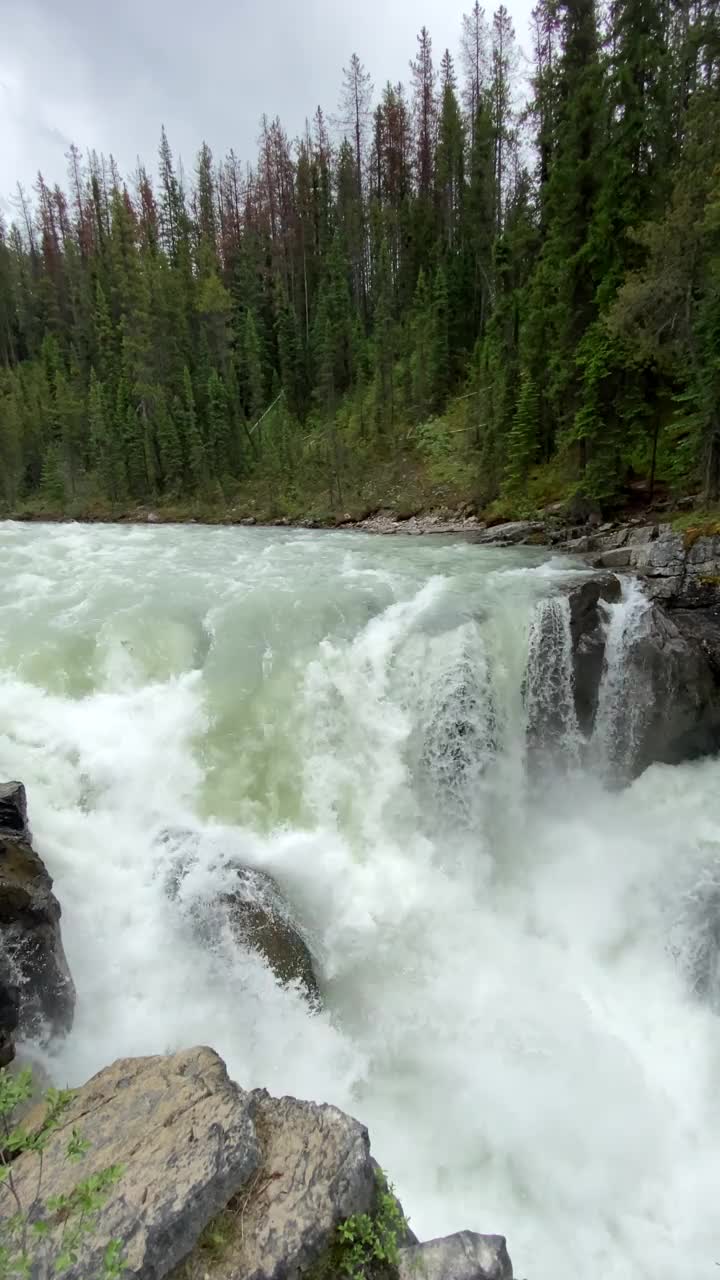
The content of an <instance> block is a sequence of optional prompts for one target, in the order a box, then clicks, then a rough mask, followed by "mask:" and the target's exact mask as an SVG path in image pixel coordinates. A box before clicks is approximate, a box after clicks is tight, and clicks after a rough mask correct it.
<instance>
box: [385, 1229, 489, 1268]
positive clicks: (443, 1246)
mask: <svg viewBox="0 0 720 1280" xmlns="http://www.w3.org/2000/svg"><path fill="white" fill-rule="evenodd" d="M398 1276H399V1280H513V1269H512V1263H511V1261H510V1258H509V1257H508V1251H507V1248H506V1244H505V1239H504V1237H503V1236H481V1235H477V1234H476V1232H474V1231H457V1232H456V1233H455V1235H452V1236H443V1237H441V1238H440V1239H438V1240H428V1241H427V1243H426V1244H417V1245H412V1246H411V1247H410V1248H408V1249H401V1250H400V1263H399V1266H398Z"/></svg>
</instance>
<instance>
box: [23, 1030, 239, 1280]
mask: <svg viewBox="0 0 720 1280" xmlns="http://www.w3.org/2000/svg"><path fill="white" fill-rule="evenodd" d="M36 1118H37V1120H39V1119H40V1115H39V1112H38V1113H37V1117H36V1113H31V1114H30V1115H29V1116H27V1117H26V1118H25V1124H26V1126H27V1127H28V1128H29V1129H32V1127H33V1125H34V1123H35V1121H36ZM76 1126H77V1127H78V1128H79V1129H80V1130H81V1132H82V1134H83V1136H84V1137H85V1139H86V1140H87V1142H88V1143H89V1150H88V1152H87V1154H86V1155H85V1156H84V1158H83V1160H82V1162H80V1163H73V1162H70V1161H68V1159H67V1157H66V1148H67V1141H68V1135H69V1133H70V1131H71V1130H72V1129H73V1127H76ZM260 1162H261V1147H260V1141H259V1139H258V1134H257V1131H256V1127H255V1124H254V1122H253V1119H252V1115H251V1099H250V1095H249V1094H247V1093H244V1092H243V1091H242V1090H241V1089H239V1088H238V1087H237V1085H234V1084H232V1083H231V1082H230V1080H228V1076H227V1072H226V1070H225V1066H224V1064H223V1062H222V1060H221V1059H220V1058H218V1056H217V1054H215V1053H214V1052H213V1051H212V1050H211V1049H206V1048H197V1049H187V1050H184V1051H182V1052H181V1053H176V1054H174V1055H173V1056H172V1057H167V1058H165V1057H154V1058H124V1059H121V1060H120V1061H118V1062H115V1063H114V1064H113V1065H112V1066H111V1067H107V1068H106V1069H105V1070H104V1071H101V1072H100V1073H99V1075H96V1076H94V1077H93V1079H92V1080H90V1081H89V1082H88V1083H87V1084H86V1085H84V1087H83V1088H82V1089H80V1090H79V1091H78V1093H77V1094H76V1096H75V1098H74V1099H73V1102H72V1104H71V1107H70V1110H69V1111H68V1112H67V1114H66V1116H65V1117H64V1118H63V1126H62V1128H61V1129H59V1130H58V1131H57V1132H55V1133H54V1134H52V1136H51V1137H50V1139H49V1142H48V1145H47V1147H46V1149H45V1152H44V1155H43V1173H42V1181H41V1185H40V1192H39V1196H38V1199H39V1204H37V1205H36V1208H35V1210H34V1216H40V1214H43V1215H44V1214H45V1213H46V1212H47V1206H48V1204H49V1202H51V1201H52V1199H53V1197H56V1196H60V1195H63V1196H67V1195H70V1193H71V1192H72V1190H73V1188H74V1187H75V1186H76V1185H77V1183H78V1182H79V1181H80V1180H81V1179H82V1180H84V1179H86V1178H87V1177H90V1176H92V1175H94V1174H98V1173H100V1172H101V1171H103V1170H105V1169H107V1168H110V1167H111V1166H113V1165H120V1166H122V1169H123V1173H122V1176H121V1177H120V1180H119V1181H118V1182H117V1183H116V1185H115V1186H114V1187H113V1188H112V1189H111V1190H110V1192H109V1194H108V1196H107V1199H106V1202H105V1204H104V1206H103V1208H102V1210H101V1214H100V1218H99V1221H98V1223H97V1227H96V1229H94V1230H91V1232H90V1233H89V1234H88V1235H86V1236H84V1237H82V1239H81V1241H80V1243H79V1248H78V1257H77V1261H76V1262H75V1263H74V1264H73V1265H72V1266H71V1267H70V1268H69V1269H68V1270H67V1271H65V1272H64V1273H63V1274H64V1275H66V1276H67V1277H68V1280H86V1277H88V1276H95V1275H100V1274H102V1270H103V1266H102V1263H103V1256H104V1253H105V1250H106V1248H107V1246H108V1244H109V1242H110V1241H111V1240H114V1239H118V1240H120V1241H121V1242H122V1245H123V1250H124V1256H125V1270H124V1271H123V1275H125V1276H127V1277H131V1276H136V1277H143V1280H160V1277H162V1276H164V1275H166V1274H167V1273H168V1272H169V1271H170V1270H171V1269H172V1268H173V1267H174V1266H175V1265H176V1264H177V1263H179V1262H180V1261H181V1260H182V1259H183V1258H184V1257H186V1256H187V1254H188V1253H189V1252H190V1250H191V1249H192V1248H193V1246H194V1244H195V1242H196V1241H197V1239H198V1237H199V1235H200V1233H201V1232H202V1231H203V1229H204V1228H205V1227H206V1226H207V1224H208V1222H209V1221H210V1219H211V1218H213V1217H214V1216H215V1215H216V1214H218V1213H220V1212H221V1211H222V1210H223V1209H224V1208H225V1206H226V1205H227V1204H228V1201H229V1200H230V1199H231V1198H232V1197H233V1196H234V1195H237V1194H238V1192H240V1191H241V1190H242V1189H243V1188H244V1187H247V1186H248V1185H249V1184H250V1182H251V1179H252V1178H253V1176H254V1175H255V1174H256V1172H257V1170H258V1169H259V1167H260ZM37 1182H38V1163H37V1156H35V1155H34V1154H33V1153H28V1154H25V1155H22V1156H20V1158H19V1159H18V1160H16V1161H15V1162H14V1164H13V1184H14V1188H15V1191H16V1194H17V1196H18V1198H19V1200H20V1202H21V1203H22V1204H23V1205H26V1206H28V1205H30V1204H33V1202H34V1199H35V1196H36V1189H37ZM1 1194H2V1192H0V1195H1ZM59 1218H60V1220H59V1221H58V1222H57V1225H56V1226H55V1227H54V1228H53V1229H52V1231H51V1233H50V1237H49V1240H48V1243H47V1249H48V1253H49V1256H54V1254H55V1252H56V1251H57V1250H58V1249H59V1245H60V1240H61V1238H62V1234H63V1227H64V1223H63V1220H62V1216H61V1215H60V1216H59Z"/></svg>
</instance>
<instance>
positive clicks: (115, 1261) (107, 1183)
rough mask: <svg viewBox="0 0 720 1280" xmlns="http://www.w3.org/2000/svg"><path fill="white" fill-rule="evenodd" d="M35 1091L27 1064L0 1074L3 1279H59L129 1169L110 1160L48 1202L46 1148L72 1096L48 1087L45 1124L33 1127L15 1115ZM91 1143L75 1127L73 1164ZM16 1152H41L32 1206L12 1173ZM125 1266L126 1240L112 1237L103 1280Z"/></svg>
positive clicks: (70, 1151) (70, 1148)
mask: <svg viewBox="0 0 720 1280" xmlns="http://www.w3.org/2000/svg"><path fill="white" fill-rule="evenodd" d="M32 1094H33V1082H32V1072H31V1071H30V1070H29V1069H27V1070H25V1071H21V1072H19V1073H18V1074H17V1075H12V1074H10V1073H9V1072H8V1071H6V1070H1V1071H0V1280H25V1277H29V1276H30V1275H31V1274H32V1272H33V1271H36V1270H41V1272H42V1274H43V1275H44V1276H47V1277H52V1276H60V1275H62V1273H63V1272H64V1271H67V1270H68V1269H69V1268H70V1267H71V1266H73V1265H74V1264H75V1263H76V1262H77V1260H78V1257H79V1251H80V1246H81V1244H82V1241H83V1240H84V1239H85V1237H86V1236H88V1235H91V1234H92V1232H93V1231H94V1230H95V1227H96V1225H97V1219H98V1215H99V1213H100V1210H101V1209H102V1207H103V1205H104V1204H105V1201H106V1199H107V1193H108V1191H109V1189H110V1188H111V1187H112V1186H114V1184H115V1183H116V1182H117V1181H118V1180H119V1178H121V1177H122V1173H123V1169H122V1167H121V1166H120V1165H111V1166H110V1167H109V1168H108V1169H103V1170H102V1171H101V1172H100V1173H95V1174H92V1175H91V1176H90V1177H88V1178H85V1179H84V1180H82V1181H80V1182H78V1183H77V1184H76V1185H75V1186H74V1187H73V1189H72V1191H71V1192H70V1193H69V1195H59V1196H50V1197H48V1199H47V1201H46V1203H45V1204H43V1202H42V1198H41V1197H42V1182H43V1153H44V1152H45V1149H46V1147H47V1145H48V1142H49V1140H50V1138H51V1136H52V1134H53V1133H54V1132H55V1131H56V1130H57V1129H58V1128H59V1127H60V1124H61V1121H62V1117H63V1115H64V1114H65V1112H66V1111H67V1109H68V1107H69V1106H70V1103H71V1102H72V1098H73V1094H72V1091H71V1090H69V1089H63V1090H58V1089H48V1091H47V1093H46V1094H45V1104H46V1111H45V1116H44V1118H43V1120H42V1123H41V1124H40V1125H39V1127H38V1128H37V1129H33V1130H32V1131H31V1130H28V1129H26V1128H25V1127H23V1125H22V1124H17V1123H15V1120H14V1118H15V1116H16V1113H17V1111H18V1109H19V1108H21V1107H23V1106H25V1105H26V1104H27V1103H28V1102H29V1101H30V1099H31V1098H32ZM89 1147H90V1144H89V1143H88V1142H86V1141H85V1140H84V1138H83V1137H82V1135H81V1134H80V1132H79V1131H78V1130H77V1129H72V1130H71V1132H70V1137H69V1139H68V1142H67V1145H66V1148H65V1159H66V1160H67V1161H68V1162H69V1163H71V1164H75V1163H77V1162H78V1161H80V1160H82V1158H83V1156H84V1155H85V1154H86V1152H87V1151H88V1150H89ZM18 1156H23V1157H24V1158H25V1159H26V1160H27V1159H28V1158H31V1159H32V1158H33V1157H35V1158H36V1162H37V1180H36V1181H35V1196H34V1199H33V1200H32V1201H30V1202H29V1203H27V1204H23V1202H22V1200H21V1197H20V1194H19V1191H18V1187H17V1179H16V1178H14V1177H13V1166H14V1161H15V1160H16V1159H17V1158H18ZM60 1224H62V1232H61V1233H60V1238H59V1239H58V1237H57V1233H55V1232H53V1228H54V1227H56V1226H59V1225H60ZM123 1269H124V1260H123V1252H122V1243H121V1241H119V1240H111V1241H110V1243H109V1244H108V1246H107V1248H106V1250H105V1256H104V1259H103V1266H102V1272H101V1276H102V1280H116V1277H118V1276H120V1275H121V1274H122V1272H123ZM87 1280H91V1277H87Z"/></svg>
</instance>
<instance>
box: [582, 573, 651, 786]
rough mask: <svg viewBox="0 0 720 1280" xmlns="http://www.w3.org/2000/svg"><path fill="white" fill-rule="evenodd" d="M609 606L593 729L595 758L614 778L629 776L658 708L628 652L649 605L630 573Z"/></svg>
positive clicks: (642, 675)
mask: <svg viewBox="0 0 720 1280" xmlns="http://www.w3.org/2000/svg"><path fill="white" fill-rule="evenodd" d="M603 607H604V610H605V613H606V618H607V620H606V642H605V668H604V671H603V678H602V681H601V684H600V696H599V699H598V707H597V714H596V717H595V729H594V733H593V748H594V762H595V764H596V766H597V767H598V768H599V769H602V770H603V772H604V773H605V776H606V777H607V778H608V779H612V778H619V779H623V778H625V777H627V774H628V771H629V769H630V766H631V764H632V761H633V760H634V758H635V755H636V752H637V744H638V741H639V737H640V732H641V730H642V728H643V725H644V723H645V719H646V717H647V716H648V714H649V713H650V711H651V709H652V698H653V690H652V684H651V682H650V680H649V678H648V677H647V676H646V675H645V673H643V671H642V668H641V667H640V668H639V667H638V665H637V664H634V665H633V667H632V670H630V668H629V664H628V663H627V661H626V659H627V655H628V651H629V650H630V649H631V647H632V646H633V645H634V644H635V643H636V642H637V640H638V639H639V638H640V636H641V635H642V631H643V624H644V620H645V617H646V613H647V610H648V607H649V605H648V601H647V600H646V598H645V596H644V594H643V591H642V588H641V586H640V584H639V583H638V582H636V581H635V580H634V579H632V578H630V579H626V580H624V581H623V584H622V598H621V599H620V600H619V601H618V602H617V603H615V604H605V605H604V606H603Z"/></svg>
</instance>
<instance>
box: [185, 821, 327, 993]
mask: <svg viewBox="0 0 720 1280" xmlns="http://www.w3.org/2000/svg"><path fill="white" fill-rule="evenodd" d="M162 839H163V841H164V842H165V843H166V844H168V845H169V846H170V847H171V848H172V849H173V851H174V854H173V861H172V869H171V872H170V875H169V876H168V878H167V886H168V891H169V893H170V896H171V897H172V898H174V899H176V900H178V901H179V902H180V904H181V907H182V910H183V911H184V912H185V914H186V915H187V917H188V918H189V919H190V921H191V923H192V926H193V929H194V930H195V932H196V933H197V934H198V936H199V937H201V938H202V939H203V940H204V941H206V942H207V943H209V944H211V943H212V942H213V940H214V939H217V938H219V937H221V936H222V934H223V931H224V928H225V926H227V927H229V929H230V931H231V933H232V934H233V935H234V937H235V938H236V940H237V942H238V944H239V945H240V946H242V947H247V948H250V949H251V950H253V951H256V952H257V953H258V954H259V955H261V956H262V957H263V959H264V960H265V961H266V962H267V964H268V966H269V968H270V969H271V970H272V972H273V973H274V975H275V977H276V978H277V980H278V982H279V983H280V984H281V985H282V986H288V985H299V987H300V988H301V990H302V991H303V992H304V993H305V995H306V996H307V999H308V1001H309V1002H310V1004H311V1005H312V1006H313V1007H318V1006H319V1005H320V990H319V987H318V983H317V978H316V976H315V969H314V965H313V958H312V955H311V953H310V948H309V946H308V944H307V942H306V940H305V938H304V936H303V932H302V929H301V927H300V925H299V924H298V922H297V920H296V919H295V917H294V915H293V912H292V910H291V908H290V905H289V903H288V902H287V899H286V898H285V897H284V895H283V894H282V892H281V890H280V887H279V886H278V884H277V883H276V881H275V880H274V879H273V878H272V876H270V875H268V873H267V872H265V871H258V870H256V869H255V868H252V867H245V866H241V865H240V864H239V863H237V862H235V861H233V860H232V859H223V858H219V859H218V860H217V861H215V862H214V863H213V865H212V867H211V868H210V870H211V873H212V874H211V876H210V877H203V879H202V888H201V889H200V890H199V891H198V892H194V891H192V890H189V891H188V890H187V885H188V883H189V881H188V873H189V872H190V871H191V870H192V869H193V867H195V866H197V863H198V858H199V842H198V837H197V836H196V834H195V833H193V832H191V831H168V832H165V833H164V835H163V837H162ZM209 885H213V886H214V887H213V888H208V886H209Z"/></svg>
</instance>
